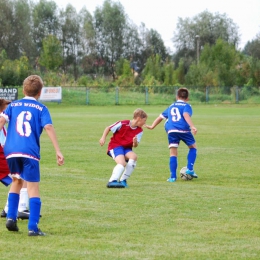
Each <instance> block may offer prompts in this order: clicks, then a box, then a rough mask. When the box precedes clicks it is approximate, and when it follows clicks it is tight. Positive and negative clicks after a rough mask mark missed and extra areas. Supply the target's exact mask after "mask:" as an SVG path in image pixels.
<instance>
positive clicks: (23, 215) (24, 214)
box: [17, 210, 42, 220]
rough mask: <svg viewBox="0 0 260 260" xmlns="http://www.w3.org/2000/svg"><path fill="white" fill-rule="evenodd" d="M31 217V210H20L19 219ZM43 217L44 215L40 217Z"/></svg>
mask: <svg viewBox="0 0 260 260" xmlns="http://www.w3.org/2000/svg"><path fill="white" fill-rule="evenodd" d="M29 217H30V211H29V210H24V211H18V214H17V219H19V220H24V219H29ZM41 217H42V215H40V218H41Z"/></svg>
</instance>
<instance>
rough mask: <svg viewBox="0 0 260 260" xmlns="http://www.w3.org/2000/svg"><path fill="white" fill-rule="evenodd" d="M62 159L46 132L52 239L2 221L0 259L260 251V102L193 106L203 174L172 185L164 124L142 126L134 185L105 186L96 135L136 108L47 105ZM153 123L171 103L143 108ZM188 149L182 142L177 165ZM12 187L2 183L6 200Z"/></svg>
mask: <svg viewBox="0 0 260 260" xmlns="http://www.w3.org/2000/svg"><path fill="white" fill-rule="evenodd" d="M47 106H48V107H49V109H50V111H51V114H52V118H53V123H54V126H55V129H56V132H57V136H58V140H59V144H60V148H61V150H62V153H63V155H64V157H65V165H64V166H62V167H58V166H57V165H56V159H55V153H54V149H53V147H52V145H51V142H50V140H49V139H48V137H47V134H46V133H45V132H44V133H43V135H42V138H41V158H42V160H41V184H40V190H41V199H42V210H41V214H42V218H41V221H40V224H39V227H40V228H41V229H42V231H44V232H46V234H47V235H46V237H28V236H27V223H28V221H25V220H24V221H19V222H18V226H19V229H20V231H19V232H16V233H13V232H9V231H7V229H6V228H5V219H0V221H1V225H0V233H1V240H0V241H1V247H0V252H1V257H0V258H1V259H15V258H18V257H19V259H41V260H43V259H48V260H49V259H55V260H57V259H62V260H64V259H75V260H76V259H91V260H92V259H93V260H94V259H95V260H97V259H106V260H107V259H108V260H110V259H111V260H114V259H153V260H157V259H158V260H159V259H169V260H170V259H180V260H183V259H189V260H190V259H198V260H203V259H205V260H206V259H234V260H238V259H259V255H260V221H259V216H260V208H259V201H260V192H259V185H260V178H259V173H258V168H259V167H258V164H257V162H258V160H259V155H260V138H259V134H260V120H259V108H260V106H255V105H194V106H193V113H194V115H193V117H192V119H193V122H194V124H195V126H196V127H197V128H198V134H197V135H196V141H197V146H198V157H197V161H196V165H195V171H196V173H197V174H198V176H199V178H198V179H193V180H192V181H183V180H181V179H180V178H179V179H178V180H177V182H176V183H168V182H166V179H167V178H168V177H169V169H168V163H169V151H168V148H167V137H166V134H165V131H164V127H163V123H161V124H160V125H159V126H157V127H156V128H155V129H154V130H152V131H151V130H148V129H144V135H143V137H142V140H141V143H140V145H139V146H138V147H137V148H136V149H135V152H136V153H137V155H138V162H137V167H136V169H135V171H134V172H133V174H132V176H131V178H130V179H129V181H128V184H129V188H125V189H108V188H106V184H107V182H108V179H109V177H110V175H111V172H112V169H113V167H114V166H115V163H114V162H113V160H112V159H111V158H110V157H108V156H107V155H106V149H107V144H108V141H109V138H110V137H111V134H109V136H108V138H107V141H106V145H104V146H103V147H101V146H100V145H99V139H100V137H101V135H102V133H103V130H104V128H105V127H106V126H108V125H110V124H112V123H114V122H116V121H117V120H122V119H132V113H133V111H134V109H135V108H137V107H136V106H65V105H63V104H60V105H58V104H53V103H50V104H47ZM141 108H142V109H144V110H145V111H146V112H147V113H148V119H147V124H151V123H152V122H153V120H154V119H155V118H156V117H157V116H158V115H159V114H160V113H161V112H162V111H163V110H164V109H165V108H166V107H165V106H149V105H147V106H145V105H143V106H142V107H141ZM186 156H187V147H186V146H185V145H184V144H183V143H181V145H180V147H179V156H178V162H179V164H178V172H179V170H180V169H181V168H182V167H183V166H185V164H186ZM7 193H8V188H5V187H4V186H3V185H2V186H1V189H0V195H1V201H0V202H1V204H2V207H4V205H5V202H6V197H7Z"/></svg>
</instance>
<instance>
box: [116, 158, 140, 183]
mask: <svg viewBox="0 0 260 260" xmlns="http://www.w3.org/2000/svg"><path fill="white" fill-rule="evenodd" d="M136 163H137V162H136V161H135V160H133V159H129V161H128V163H127V165H126V167H125V171H124V173H123V175H122V176H121V178H120V181H124V180H127V179H128V178H129V177H130V176H131V174H132V172H133V170H134V169H135V166H136Z"/></svg>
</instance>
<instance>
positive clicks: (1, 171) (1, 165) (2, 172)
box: [0, 145, 12, 218]
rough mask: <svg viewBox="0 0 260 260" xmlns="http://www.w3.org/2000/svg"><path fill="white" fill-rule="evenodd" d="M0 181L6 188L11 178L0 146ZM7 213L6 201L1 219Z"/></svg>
mask: <svg viewBox="0 0 260 260" xmlns="http://www.w3.org/2000/svg"><path fill="white" fill-rule="evenodd" d="M0 181H1V183H2V184H3V185H5V186H6V187H7V186H9V185H10V184H11V183H12V176H11V175H10V170H9V167H8V164H7V161H6V158H5V155H4V150H3V147H2V146H1V145H0ZM7 198H8V196H7ZM7 211H8V199H7V201H6V204H5V207H4V209H3V210H2V212H1V218H6V216H7Z"/></svg>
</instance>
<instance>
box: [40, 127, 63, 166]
mask: <svg viewBox="0 0 260 260" xmlns="http://www.w3.org/2000/svg"><path fill="white" fill-rule="evenodd" d="M44 129H45V130H46V132H47V134H48V136H49V138H50V139H51V142H52V144H53V147H54V149H55V151H56V158H57V163H58V165H59V166H60V165H63V164H64V157H63V155H62V153H61V151H60V148H59V144H58V140H57V136H56V133H55V130H54V127H53V125H46V126H45V127H44Z"/></svg>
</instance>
